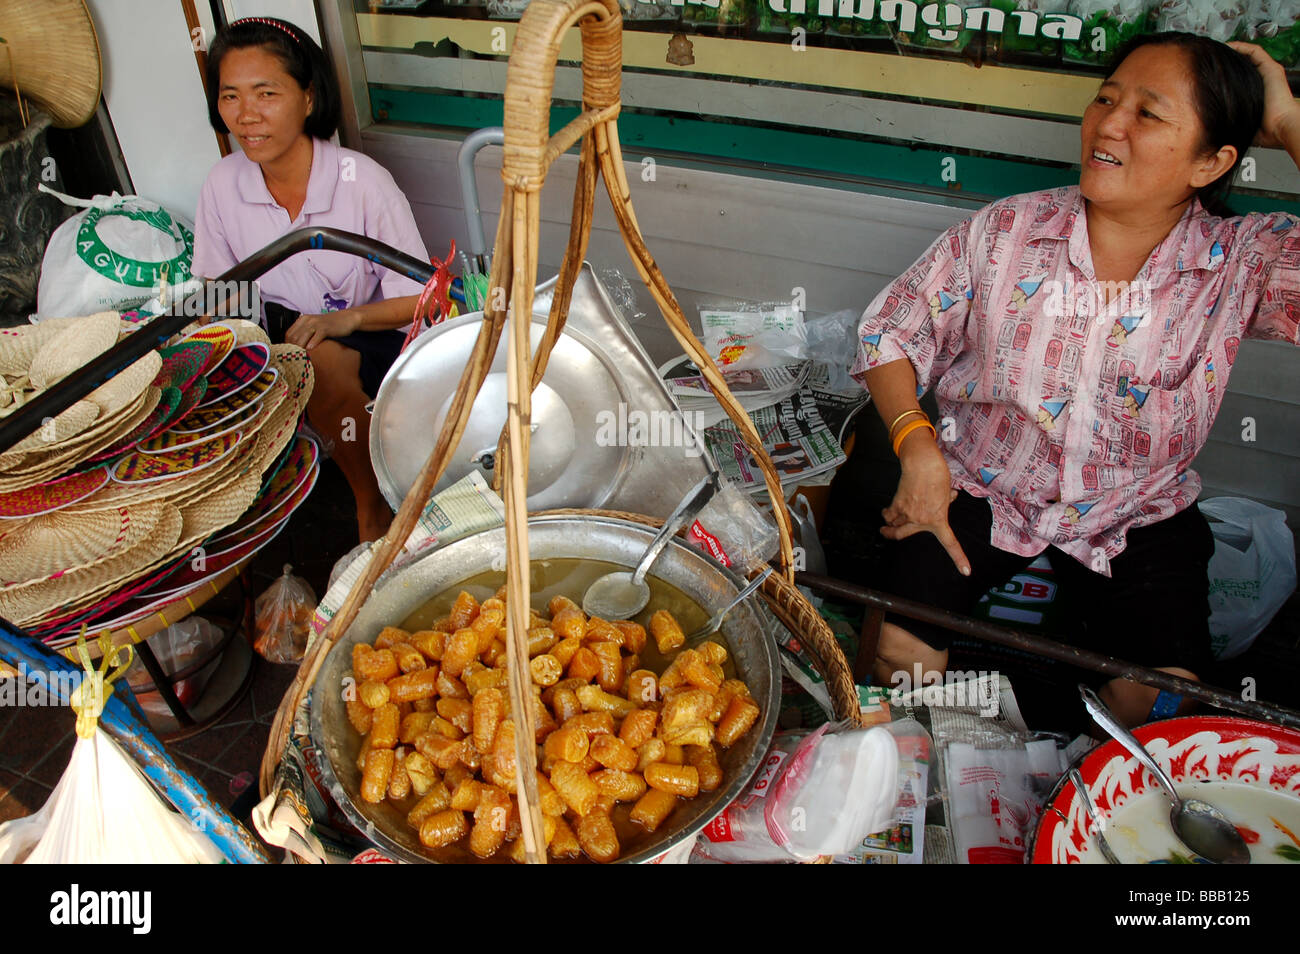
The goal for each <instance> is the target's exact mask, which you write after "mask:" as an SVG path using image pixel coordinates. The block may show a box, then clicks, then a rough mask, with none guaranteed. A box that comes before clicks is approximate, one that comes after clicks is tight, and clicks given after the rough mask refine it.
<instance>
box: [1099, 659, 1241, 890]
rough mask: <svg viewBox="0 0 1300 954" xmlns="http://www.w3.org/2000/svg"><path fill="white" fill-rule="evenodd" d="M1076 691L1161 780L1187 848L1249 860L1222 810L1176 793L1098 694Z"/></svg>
mask: <svg viewBox="0 0 1300 954" xmlns="http://www.w3.org/2000/svg"><path fill="white" fill-rule="evenodd" d="M1079 694H1080V695H1081V696H1083V704H1084V706H1085V707H1087V709H1088V714H1089V715H1091V716H1092V718H1093V720H1094V721H1095V722H1096V723H1097V724H1098V725H1099V726H1101V727H1102V728H1103V729H1105V730H1106V731H1107V732H1108V733H1110V736H1111V738H1113V739H1114V740H1115V741H1116V742H1118V743H1119V744H1120V745H1122V746H1124V748H1126V749H1128V751H1129V752H1131V753H1132V755H1133V757H1134V758H1136V759H1137V760H1138V761H1139V762H1141V763H1142V765H1143V766H1145V767H1146V770H1147V771H1148V772H1150V773H1151V774H1152V775H1153V776H1154V777H1155V780H1156V781H1157V782H1159V783H1160V787H1161V788H1163V789H1164V791H1165V795H1166V796H1168V798H1169V824H1170V825H1171V826H1173V829H1174V834H1175V835H1176V836H1177V837H1178V839H1179V840H1180V841H1181V842H1182V843H1183V844H1184V845H1185V846H1187V848H1189V849H1190V850H1191V851H1192V852H1194V853H1195V854H1197V855H1200V856H1201V857H1202V858H1204V859H1205V860H1206V861H1212V862H1214V863H1215V864H1225V865H1245V864H1249V863H1250V849H1249V848H1247V847H1246V842H1245V840H1244V839H1243V838H1242V837H1241V833H1240V832H1239V831H1237V829H1236V828H1235V827H1234V826H1233V824H1232V822H1230V821H1228V819H1227V818H1226V817H1225V816H1224V814H1223V812H1221V811H1219V810H1218V809H1217V808H1215V807H1214V806H1213V805H1211V804H1210V803H1209V802H1205V801H1202V800H1201V799H1199V798H1183V797H1182V796H1181V795H1179V794H1178V792H1177V790H1176V789H1175V788H1174V783H1173V782H1172V781H1171V780H1170V778H1169V776H1168V775H1166V774H1165V770H1164V769H1162V768H1161V767H1160V766H1159V765H1158V764H1157V763H1156V760H1155V759H1153V758H1152V757H1151V753H1150V752H1148V751H1147V750H1146V749H1145V748H1143V746H1142V743H1141V742H1139V741H1138V740H1137V739H1136V738H1135V737H1134V735H1133V733H1131V732H1130V731H1129V730H1128V729H1126V728H1124V726H1122V725H1121V724H1120V723H1119V720H1118V719H1116V718H1115V716H1114V714H1113V713H1112V712H1111V711H1110V710H1109V709H1107V708H1106V705H1105V703H1103V702H1102V701H1101V700H1100V699H1098V698H1097V694H1096V693H1095V692H1093V691H1092V690H1091V689H1089V688H1088V687H1087V686H1082V685H1081V686H1079Z"/></svg>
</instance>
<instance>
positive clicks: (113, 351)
mask: <svg viewBox="0 0 1300 954" xmlns="http://www.w3.org/2000/svg"><path fill="white" fill-rule="evenodd" d="M317 249H326V250H329V251H335V252H347V253H348V254H350V255H356V256H359V257H361V258H366V259H369V260H370V261H372V262H375V263H376V264H379V265H383V266H384V267H385V268H390V269H392V270H393V271H395V272H400V273H401V274H403V275H406V276H407V277H409V278H413V279H415V280H416V281H418V282H419V283H420V284H422V285H423V284H425V283H426V282H428V280H429V279H430V278H432V277H433V266H432V265H430V264H429V263H428V262H422V261H420V260H419V259H418V258H413V257H412V256H410V255H407V254H406V253H405V252H399V251H398V250H397V249H395V248H392V247H391V246H388V245H385V244H384V243H383V242H376V241H375V240H374V239H370V238H366V237H365V236H364V235H356V234H354V233H352V232H345V231H343V230H342V229H299V230H298V231H296V232H290V233H289V234H288V235H286V236H284V237H283V238H279V239H276V240H275V241H274V242H272V243H271V244H270V245H268V246H266V248H264V249H262V250H260V251H258V252H256V253H254V254H253V255H252V256H250V257H249V258H247V259H245V260H244V261H242V262H240V263H239V264H238V265H236V266H235V267H234V268H232V269H230V270H229V271H228V272H226V273H225V274H223V275H222V276H221V277H219V278H216V279H213V280H212V281H211V282H209V283H208V284H206V285H205V286H204V289H203V290H202V291H198V292H195V293H194V295H192V296H190V297H189V298H187V299H185V300H184V301H182V302H177V303H176V304H175V305H173V306H172V307H171V308H170V309H169V310H168V312H167V313H166V314H165V315H160V316H159V317H157V318H155V319H154V320H153V321H151V322H149V323H148V324H147V325H146V326H145V327H143V328H141V329H140V330H139V331H137V332H135V333H134V334H132V335H130V336H128V337H126V338H124V339H123V340H121V341H119V342H118V343H117V344H115V345H114V346H113V347H111V348H109V349H108V350H107V351H105V352H104V353H103V354H101V355H100V356H99V357H98V358H95V359H94V360H93V361H91V362H90V363H89V364H87V365H86V366H85V367H83V368H79V369H78V370H77V372H76V374H74V375H70V376H69V377H67V378H64V379H63V380H62V381H60V382H59V383H58V384H56V385H55V386H54V387H52V388H50V389H49V390H47V391H45V392H43V393H42V394H40V395H38V396H37V397H35V398H33V399H32V400H31V401H29V402H27V404H26V405H25V406H24V407H23V409H22V410H21V411H18V412H17V413H15V414H13V415H12V416H10V417H8V418H6V419H5V420H4V421H0V452H3V451H7V450H9V448H11V447H13V446H14V445H15V444H17V443H18V442H19V441H21V440H22V439H23V438H25V437H27V436H28V435H29V434H32V433H33V432H35V431H37V430H38V429H39V428H40V426H41V424H42V422H43V421H45V419H46V418H52V417H55V416H56V415H58V414H59V413H60V412H62V411H65V410H67V409H68V408H69V407H71V406H72V405H73V404H75V403H76V402H77V401H80V400H81V399H82V398H84V397H85V396H86V395H87V394H89V393H90V392H91V391H93V390H95V389H96V388H98V387H99V386H100V385H102V384H103V383H104V382H105V381H107V380H109V379H110V378H112V377H113V375H115V374H117V373H118V372H119V371H123V370H125V369H126V368H128V367H130V366H131V365H132V364H134V363H135V362H136V361H138V360H139V359H140V358H142V357H144V355H146V354H148V353H149V352H150V351H153V350H154V349H155V348H159V347H161V346H163V345H164V344H166V343H167V340H168V339H169V338H171V337H172V335H174V334H176V333H177V332H178V331H181V330H182V329H183V328H185V327H186V326H187V325H189V324H191V323H193V322H194V320H195V319H196V318H198V317H199V316H201V315H204V314H209V313H211V312H216V313H219V312H221V311H223V310H224V309H225V306H226V302H227V300H228V299H230V298H231V297H236V296H237V288H236V287H235V283H237V282H246V281H252V280H253V279H255V278H257V277H258V276H259V275H262V274H264V273H265V272H267V271H269V270H270V269H272V268H274V267H275V266H276V265H279V264H280V263H281V262H283V261H284V260H285V259H287V258H288V257H289V256H291V255H296V254H297V253H299V252H306V251H314V250H317ZM209 286H210V287H211V288H212V290H213V292H215V295H213V296H212V298H211V301H209V296H208V288H209ZM205 305H207V306H208V307H205Z"/></svg>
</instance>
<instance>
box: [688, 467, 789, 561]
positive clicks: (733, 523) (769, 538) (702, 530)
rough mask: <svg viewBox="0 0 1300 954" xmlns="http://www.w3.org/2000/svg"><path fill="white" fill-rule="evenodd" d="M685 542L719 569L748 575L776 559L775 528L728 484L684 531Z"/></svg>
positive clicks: (776, 538) (778, 536)
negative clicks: (707, 557) (730, 569)
mask: <svg viewBox="0 0 1300 954" xmlns="http://www.w3.org/2000/svg"><path fill="white" fill-rule="evenodd" d="M686 542H687V543H689V544H690V545H691V546H693V547H695V548H696V549H697V550H700V551H701V552H703V553H704V554H706V555H707V556H709V557H712V558H713V559H714V560H715V561H717V562H718V563H721V564H722V565H723V566H726V567H731V568H732V569H735V570H737V571H738V572H740V573H744V574H745V575H747V576H748V575H749V574H750V573H753V572H754V571H755V570H758V569H761V568H762V566H763V564H765V563H767V561H768V560H770V559H772V558H773V557H774V556H776V552H777V549H778V548H779V547H780V535H779V534H778V532H777V529H776V525H775V524H774V523H772V521H771V520H769V519H768V518H767V517H766V516H764V515H763V513H762V511H760V510H759V509H758V507H756V506H755V505H754V503H753V501H752V500H750V498H749V496H748V495H747V494H744V493H742V492H741V491H739V490H737V489H736V487H735V486H734V485H732V484H731V483H730V482H728V481H725V480H724V481H723V484H722V489H721V490H719V491H718V492H717V493H716V494H714V495H713V499H712V500H710V501H709V502H708V503H707V504H706V505H705V507H704V509H703V510H701V511H700V514H699V516H698V517H696V518H695V521H694V522H693V523H692V524H691V525H690V526H689V527H687V529H686Z"/></svg>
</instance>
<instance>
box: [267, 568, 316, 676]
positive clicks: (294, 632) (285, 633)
mask: <svg viewBox="0 0 1300 954" xmlns="http://www.w3.org/2000/svg"><path fill="white" fill-rule="evenodd" d="M254 611H255V614H256V619H255V621H254V626H255V628H256V632H257V639H256V642H254V643H253V648H254V649H256V650H257V651H258V652H259V653H261V654H262V655H263V656H265V657H266V659H267V660H269V661H270V662H273V663H291V662H297V661H298V660H300V659H302V657H303V653H305V652H306V651H307V634H308V633H309V632H310V631H311V618H312V614H313V613H314V612H315V611H316V594H315V593H313V592H312V589H311V587H310V586H308V585H307V581H306V580H304V579H302V578H301V577H297V576H294V575H293V567H292V566H290V565H289V564H288V563H286V564H285V565H284V574H283V575H282V576H281V577H280V578H279V579H278V580H276V581H275V582H274V583H272V584H271V585H270V586H268V587H267V588H266V592H264V593H263V594H262V595H261V596H259V597H258V598H257V604H256V606H255V607H254Z"/></svg>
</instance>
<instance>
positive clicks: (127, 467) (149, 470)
mask: <svg viewBox="0 0 1300 954" xmlns="http://www.w3.org/2000/svg"><path fill="white" fill-rule="evenodd" d="M241 436H242V434H241V433H240V432H239V431H234V432H233V433H230V434H223V435H222V436H221V437H214V438H213V439H212V440H210V441H205V442H204V443H202V444H199V445H197V446H195V447H187V448H185V449H184V450H179V451H170V452H167V453H163V454H158V455H153V454H145V453H141V452H138V451H137V452H136V453H133V454H129V455H127V456H126V457H123V458H122V459H121V460H119V461H118V462H117V464H116V465H115V466H114V467H113V470H112V471H111V474H112V477H113V479H114V480H116V481H117V482H118V483H121V484H144V483H152V482H154V481H157V480H175V479H176V478H177V477H182V476H184V475H186V474H193V473H197V472H199V471H201V470H203V469H204V468H206V467H211V466H212V465H213V464H216V463H218V462H219V461H221V460H223V459H224V458H225V457H226V456H228V455H229V454H231V453H233V452H234V450H235V447H236V446H237V445H238V444H239V439H240V437H241Z"/></svg>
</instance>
